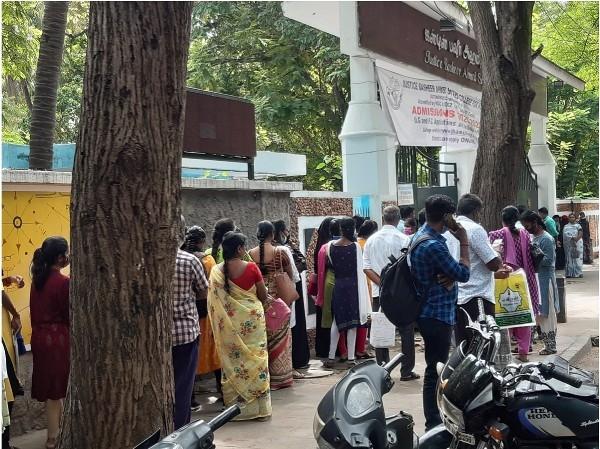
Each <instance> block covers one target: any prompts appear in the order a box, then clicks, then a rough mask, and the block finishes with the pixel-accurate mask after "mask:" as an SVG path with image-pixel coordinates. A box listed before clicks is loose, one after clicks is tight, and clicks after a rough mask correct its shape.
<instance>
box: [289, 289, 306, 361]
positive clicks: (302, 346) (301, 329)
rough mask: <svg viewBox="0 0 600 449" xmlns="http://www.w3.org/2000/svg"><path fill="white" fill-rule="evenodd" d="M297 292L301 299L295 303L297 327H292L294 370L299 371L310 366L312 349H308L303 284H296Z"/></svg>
mask: <svg viewBox="0 0 600 449" xmlns="http://www.w3.org/2000/svg"><path fill="white" fill-rule="evenodd" d="M296 291H297V292H298V294H299V295H300V298H298V299H297V300H296V301H295V302H294V307H295V312H296V325H295V326H294V327H292V366H293V367H294V369H299V368H303V367H305V366H306V365H308V362H309V361H310V349H309V347H308V334H307V333H306V315H305V313H304V298H303V297H302V282H297V283H296Z"/></svg>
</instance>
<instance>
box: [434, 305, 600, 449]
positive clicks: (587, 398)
mask: <svg viewBox="0 0 600 449" xmlns="http://www.w3.org/2000/svg"><path fill="white" fill-rule="evenodd" d="M469 328H470V329H471V331H472V338H471V341H470V343H469V344H467V343H466V342H463V343H461V345H460V346H459V347H458V348H457V349H456V350H455V351H454V352H453V354H452V355H451V356H450V358H449V360H448V362H447V363H446V364H445V365H444V366H443V367H441V366H440V367H439V368H438V371H439V372H440V379H439V381H438V388H437V403H438V408H439V410H440V415H441V417H442V421H443V424H442V425H440V426H438V427H436V428H434V429H432V430H431V431H430V432H428V433H427V434H425V435H424V438H425V437H427V439H428V441H430V442H431V444H432V446H430V447H450V448H476V449H517V448H523V449H524V448H527V449H538V448H539V449H542V448H553V449H572V448H578V449H598V385H597V384H595V383H594V378H593V375H592V374H591V373H589V372H586V371H584V370H581V369H578V368H575V367H573V366H570V365H569V363H568V362H567V361H566V360H565V359H562V358H561V357H558V356H554V357H552V358H549V359H548V360H547V361H546V362H543V363H540V362H531V363H522V364H509V365H508V366H507V367H506V368H505V369H503V370H501V371H498V370H497V369H496V368H495V366H494V360H495V358H496V355H497V350H498V347H499V344H500V329H499V328H498V326H497V325H496V322H495V320H494V318H493V317H491V316H485V315H484V314H483V312H482V307H480V316H479V318H478V321H477V322H473V321H470V324H469Z"/></svg>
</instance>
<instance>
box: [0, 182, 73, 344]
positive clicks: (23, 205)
mask: <svg viewBox="0 0 600 449" xmlns="http://www.w3.org/2000/svg"><path fill="white" fill-rule="evenodd" d="M70 202H71V198H70V195H69V194H68V193H54V192H3V193H2V269H3V271H4V276H9V275H17V274H18V275H21V276H23V279H25V287H24V288H22V289H17V288H16V287H9V288H8V289H7V290H6V291H7V293H8V295H9V296H10V299H11V300H12V302H13V304H14V305H15V308H16V309H17V310H18V311H19V313H20V314H21V321H22V324H23V330H22V331H21V333H22V335H23V338H24V339H25V343H27V344H29V339H30V336H31V323H30V320H29V290H30V287H31V275H30V270H29V267H30V265H31V260H32V258H33V253H34V251H35V250H36V249H37V248H39V247H40V246H41V245H42V242H43V241H44V239H45V238H46V237H51V236H55V235H59V236H62V237H65V238H66V239H67V240H69V234H70V231H69V228H70V220H69V207H70ZM63 273H65V274H68V273H69V268H68V267H67V269H65V270H64V271H63Z"/></svg>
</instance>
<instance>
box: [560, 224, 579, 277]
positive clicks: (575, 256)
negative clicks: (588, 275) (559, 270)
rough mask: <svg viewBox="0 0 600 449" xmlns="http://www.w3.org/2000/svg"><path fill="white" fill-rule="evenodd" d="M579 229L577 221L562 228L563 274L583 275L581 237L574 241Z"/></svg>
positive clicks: (569, 275) (571, 275) (570, 275)
mask: <svg viewBox="0 0 600 449" xmlns="http://www.w3.org/2000/svg"><path fill="white" fill-rule="evenodd" d="M579 231H581V226H580V225H579V224H578V223H575V224H571V223H569V224H567V225H565V227H564V228H563V248H564V249H565V276H566V277H568V278H578V277H582V276H583V239H579V240H577V241H575V240H574V239H576V238H577V234H579Z"/></svg>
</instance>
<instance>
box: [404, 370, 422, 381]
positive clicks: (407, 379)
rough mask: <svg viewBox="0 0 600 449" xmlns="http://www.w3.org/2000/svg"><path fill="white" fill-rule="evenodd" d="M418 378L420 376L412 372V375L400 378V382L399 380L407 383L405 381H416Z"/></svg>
mask: <svg viewBox="0 0 600 449" xmlns="http://www.w3.org/2000/svg"><path fill="white" fill-rule="evenodd" d="M420 378H421V376H419V375H418V374H417V373H415V372H414V371H413V372H412V373H410V374H409V375H408V376H402V377H401V378H400V380H401V381H402V382H407V381H409V380H417V379H420Z"/></svg>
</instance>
